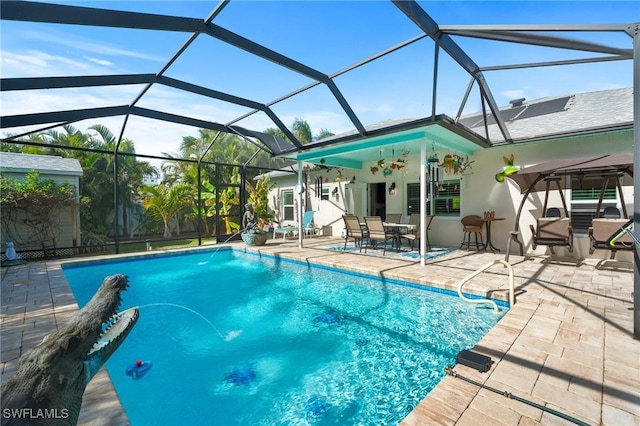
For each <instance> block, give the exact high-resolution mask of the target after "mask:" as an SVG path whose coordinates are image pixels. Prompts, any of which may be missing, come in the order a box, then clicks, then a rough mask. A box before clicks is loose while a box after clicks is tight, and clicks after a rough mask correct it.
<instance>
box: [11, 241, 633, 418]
mask: <svg viewBox="0 0 640 426" xmlns="http://www.w3.org/2000/svg"><path fill="white" fill-rule="evenodd" d="M334 240H335V243H336V244H340V242H342V241H343V240H340V239H334ZM326 244H327V239H326V238H317V239H312V240H305V246H306V247H305V248H303V249H300V248H298V247H297V242H296V241H287V242H285V243H282V242H281V240H279V239H278V240H277V241H269V243H267V245H266V246H263V247H247V248H246V250H249V251H254V252H259V253H265V254H269V255H274V256H281V257H283V258H290V259H296V260H302V261H305V262H309V263H316V264H320V265H326V266H335V267H340V268H345V269H349V270H353V271H359V272H366V273H373V274H378V275H380V276H382V277H384V278H390V279H391V278H393V279H400V280H407V281H412V282H416V283H423V284H429V285H431V286H434V287H440V288H446V289H451V290H456V289H457V285H458V282H459V281H460V280H461V279H462V278H464V277H466V276H468V275H469V274H471V273H472V272H473V271H475V270H477V269H478V268H479V267H481V266H483V265H485V264H487V263H489V262H492V261H493V260H495V259H502V258H503V257H504V256H503V255H500V254H492V253H476V252H467V251H459V250H455V251H453V252H451V253H450V254H447V255H444V256H441V257H438V258H435V259H431V260H429V261H428V262H427V263H428V265H427V266H426V267H423V266H421V265H420V264H419V263H417V262H415V261H407V260H399V259H390V258H385V259H384V261H381V258H380V257H379V256H370V255H364V254H359V253H342V252H334V251H327V250H320V249H317V248H314V246H316V247H317V246H320V245H326ZM233 246H234V247H236V248H240V249H245V246H244V244H233ZM201 249H205V250H207V249H211V247H203V248H201ZM152 254H153V253H152ZM111 257H113V256H111ZM66 261H69V259H64V260H56V261H49V262H33V263H29V264H26V265H19V266H12V267H3V268H2V288H1V289H2V306H1V309H2V310H1V315H0V319H1V323H0V324H1V330H0V331H1V333H0V345H1V349H2V352H1V358H0V363H1V364H0V366H1V379H2V381H3V382H4V381H5V380H6V379H7V378H8V377H9V376H10V375H11V374H12V373H13V372H15V370H16V368H17V361H18V358H19V357H20V355H21V354H22V353H24V352H25V351H26V350H27V349H29V348H30V347H32V346H34V345H36V344H37V343H39V342H40V341H41V340H42V338H43V337H44V336H45V335H47V334H49V333H50V332H51V331H52V330H54V329H55V328H56V327H57V325H58V324H62V323H64V322H66V321H67V320H68V319H69V317H70V316H71V315H72V314H73V313H74V312H75V311H76V310H77V309H78V308H77V304H76V302H75V299H74V297H73V295H72V293H71V291H70V289H69V287H68V284H67V281H66V279H65V277H64V274H63V273H62V269H61V266H60V265H61V264H62V263H64V262H66ZM510 261H511V263H512V265H513V269H514V272H515V286H516V304H515V306H513V307H512V308H511V309H510V310H509V311H508V312H507V313H506V314H505V316H504V317H503V318H502V319H501V320H500V321H499V323H498V324H497V325H496V326H495V327H494V328H493V329H492V330H491V331H490V332H489V333H488V334H487V335H486V336H485V337H484V338H483V339H482V340H481V341H480V342H479V343H478V345H476V347H475V348H474V350H475V351H477V352H479V353H482V354H484V355H487V356H490V357H491V358H492V360H493V361H494V364H493V365H492V367H491V369H490V371H488V372H486V373H480V372H478V371H476V370H474V369H471V368H469V367H465V366H462V365H457V366H456V367H455V368H454V371H455V372H457V373H458V374H460V375H462V376H464V377H466V378H469V379H471V380H474V381H476V382H480V383H483V384H485V385H487V386H490V387H492V388H495V389H498V390H500V391H507V392H510V393H512V394H513V395H515V396H517V397H519V398H522V399H525V400H528V401H532V402H534V403H536V404H540V405H542V406H546V407H548V408H551V409H553V410H557V411H559V412H561V413H564V414H566V415H568V416H571V417H573V418H576V419H578V420H580V421H583V422H585V423H588V424H603V425H640V341H639V340H635V339H634V338H633V317H632V313H633V311H632V307H633V296H632V292H633V270H632V269H631V265H627V264H610V266H616V268H613V267H608V268H606V269H598V268H596V264H597V261H596V260H587V261H585V262H583V263H582V264H581V265H580V266H578V267H576V266H575V265H572V264H570V263H567V262H553V261H549V258H546V257H534V258H523V257H518V256H511V258H510ZM465 291H466V292H469V293H474V294H479V295H491V296H492V297H496V298H500V299H504V300H506V299H507V293H508V279H507V272H506V269H505V268H504V267H503V266H500V265H496V266H493V267H492V268H490V269H489V270H488V271H487V272H485V273H483V274H481V275H479V276H478V277H476V278H475V279H474V280H472V281H470V282H469V283H468V284H467V285H466V286H465ZM127 423H128V420H127V417H126V414H125V413H124V410H123V409H122V406H121V405H120V402H119V399H118V397H117V394H116V392H115V390H114V388H113V385H112V384H111V381H110V379H109V376H108V373H107V371H106V369H104V368H103V369H102V370H101V371H100V372H99V374H98V375H97V376H96V377H95V378H94V379H93V380H92V381H91V383H90V384H89V386H88V387H87V390H86V392H85V396H84V403H83V408H82V411H81V414H80V419H79V424H86V425H89V424H91V425H107V424H110V425H123V424H127ZM401 424H402V425H405V426H410V425H432V424H444V425H453V424H457V425H478V424H492V425H499V424H505V425H528V424H545V425H549V424H551V425H554V424H571V423H570V422H569V421H567V420H564V419H562V418H560V417H558V416H556V415H554V414H551V413H548V412H545V411H542V410H540V409H538V408H535V407H532V406H531V405H528V404H526V403H523V402H520V401H517V400H514V399H508V398H506V397H505V396H503V395H499V394H496V393H493V392H491V391H489V390H485V389H482V388H480V387H478V386H476V385H474V384H471V383H468V382H466V381H463V380H461V379H459V378H455V377H452V376H447V377H445V378H444V379H443V380H442V381H441V383H440V384H439V385H438V386H437V387H436V388H435V389H434V390H433V391H432V392H431V393H430V394H429V395H427V396H426V397H425V398H424V399H423V400H422V401H421V402H420V403H419V405H418V406H417V407H416V408H415V409H414V410H413V411H412V412H411V413H410V414H409V415H408V416H407V417H406V418H405V419H404V420H403V421H402V422H401Z"/></svg>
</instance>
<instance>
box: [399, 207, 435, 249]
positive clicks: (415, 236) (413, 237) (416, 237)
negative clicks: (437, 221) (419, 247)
mask: <svg viewBox="0 0 640 426" xmlns="http://www.w3.org/2000/svg"><path fill="white" fill-rule="evenodd" d="M416 216H417V217H418V224H417V226H416V228H415V229H414V230H413V231H411V232H408V233H406V234H403V235H402V238H404V239H405V240H407V241H409V244H411V250H412V251H413V246H414V244H415V243H416V242H420V220H419V219H420V215H419V214H416ZM432 220H433V216H431V215H427V216H425V222H424V223H425V226H426V232H425V237H426V240H427V241H426V242H427V251H431V244H430V243H429V226H431V221H432Z"/></svg>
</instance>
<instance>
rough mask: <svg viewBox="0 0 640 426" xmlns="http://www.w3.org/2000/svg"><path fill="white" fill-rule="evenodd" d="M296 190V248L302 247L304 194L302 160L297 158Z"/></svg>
mask: <svg viewBox="0 0 640 426" xmlns="http://www.w3.org/2000/svg"><path fill="white" fill-rule="evenodd" d="M296 192H297V193H298V248H302V247H303V244H302V241H303V232H304V229H302V216H303V215H304V212H303V211H302V208H303V206H302V196H303V195H304V192H305V191H304V189H303V187H302V161H301V160H298V184H297V185H296Z"/></svg>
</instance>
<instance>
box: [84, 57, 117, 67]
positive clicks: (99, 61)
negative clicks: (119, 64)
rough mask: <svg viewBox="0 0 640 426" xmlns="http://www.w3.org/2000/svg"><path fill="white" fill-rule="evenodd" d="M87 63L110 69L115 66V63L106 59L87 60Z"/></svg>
mask: <svg viewBox="0 0 640 426" xmlns="http://www.w3.org/2000/svg"><path fill="white" fill-rule="evenodd" d="M86 59H87V61H89V62H93V63H95V64H98V65H102V66H105V67H110V66H112V65H113V62H110V61H107V60H106V59H98V58H86Z"/></svg>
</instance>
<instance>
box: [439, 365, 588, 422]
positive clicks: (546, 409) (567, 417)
mask: <svg viewBox="0 0 640 426" xmlns="http://www.w3.org/2000/svg"><path fill="white" fill-rule="evenodd" d="M444 371H445V373H447V374H448V375H450V376H453V377H455V378H456V379H460V380H464V381H465V382H467V383H471V384H472V385H476V386H478V387H481V388H482V389H486V390H488V391H491V392H494V393H497V394H500V395H502V396H506V397H507V398H509V399H514V400H516V401H519V402H522V403H524V404H527V405H530V406H532V407H535V408H537V409H538V410H542V411H544V412H547V413H549V414H553V415H554V416H558V417H560V418H562V419H565V420H567V421H569V422H571V423H574V424H577V425H580V426H589V423H585V422H583V421H582V420H579V419H576V418H575V417H571V416H570V415H568V414H565V413H561V412H560V411H557V410H554V409H553V408H549V407H545V406H544V405H540V404H538V403H536V402H533V401H530V400H528V399H524V398H520V397H519V396H516V395H514V394H512V393H511V392H507V391H501V390H499V389H496V388H492V387H491V386H487V385H485V384H484V383H480V382H476V381H475V380H472V379H469V378H467V377H464V376H461V375H460V374H458V373H456V372H455V371H453V367H452V366H450V365H449V366H447V367H445V369H444Z"/></svg>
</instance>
